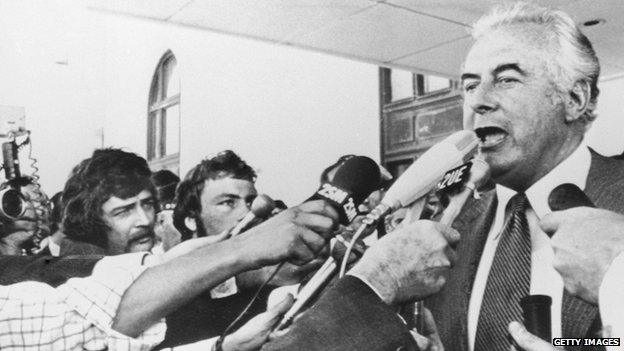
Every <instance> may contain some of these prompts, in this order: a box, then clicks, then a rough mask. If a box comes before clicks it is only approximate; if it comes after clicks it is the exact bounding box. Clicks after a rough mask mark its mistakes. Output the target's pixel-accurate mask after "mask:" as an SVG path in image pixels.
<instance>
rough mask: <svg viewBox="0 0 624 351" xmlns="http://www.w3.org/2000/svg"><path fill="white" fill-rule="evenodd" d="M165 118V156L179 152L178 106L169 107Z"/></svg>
mask: <svg viewBox="0 0 624 351" xmlns="http://www.w3.org/2000/svg"><path fill="white" fill-rule="evenodd" d="M164 116H165V134H164V138H165V154H166V155H171V154H175V153H178V152H180V105H174V106H171V107H169V108H168V109H167V110H165V112H164Z"/></svg>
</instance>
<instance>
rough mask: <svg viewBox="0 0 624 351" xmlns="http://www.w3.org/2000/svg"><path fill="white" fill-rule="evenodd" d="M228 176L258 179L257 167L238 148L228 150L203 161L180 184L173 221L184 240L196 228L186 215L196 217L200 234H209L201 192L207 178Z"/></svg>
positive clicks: (191, 234) (189, 236)
mask: <svg viewBox="0 0 624 351" xmlns="http://www.w3.org/2000/svg"><path fill="white" fill-rule="evenodd" d="M225 177H231V178H234V179H242V180H247V181H250V182H252V183H254V182H255V181H256V177H257V175H256V172H255V171H254V170H253V168H251V167H250V166H249V165H248V164H247V163H246V162H245V161H243V160H242V159H241V158H240V157H239V156H238V155H237V154H236V153H234V151H232V150H225V151H222V152H220V153H218V154H217V156H215V157H213V158H210V159H204V160H203V161H201V162H200V163H199V164H198V165H197V166H195V167H193V168H192V169H191V170H190V171H189V172H188V173H187V174H186V177H184V180H182V181H181V182H180V184H178V188H177V189H176V206H175V209H174V210H173V225H174V226H175V227H176V229H177V230H178V231H179V232H180V234H181V235H182V241H184V240H187V239H190V238H191V237H192V236H193V231H191V230H190V229H189V228H188V227H187V226H186V224H185V223H184V219H185V218H186V217H189V218H193V219H195V222H196V223H197V229H198V230H197V231H198V233H199V236H204V235H206V230H205V229H204V226H203V224H202V222H201V220H200V218H201V211H202V208H201V194H202V192H203V191H204V185H205V184H206V181H207V180H209V179H213V180H215V179H221V178H225Z"/></svg>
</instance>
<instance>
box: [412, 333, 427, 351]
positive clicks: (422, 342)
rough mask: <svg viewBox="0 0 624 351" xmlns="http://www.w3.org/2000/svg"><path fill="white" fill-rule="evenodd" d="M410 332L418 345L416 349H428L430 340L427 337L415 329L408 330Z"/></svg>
mask: <svg viewBox="0 0 624 351" xmlns="http://www.w3.org/2000/svg"><path fill="white" fill-rule="evenodd" d="M410 334H412V337H413V338H414V341H416V345H418V349H419V350H429V349H430V347H431V341H429V339H428V338H427V337H425V336H422V335H420V334H418V332H417V331H415V330H410Z"/></svg>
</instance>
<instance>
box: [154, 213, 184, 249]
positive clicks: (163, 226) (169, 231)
mask: <svg viewBox="0 0 624 351" xmlns="http://www.w3.org/2000/svg"><path fill="white" fill-rule="evenodd" d="M154 233H155V234H156V236H157V237H158V238H160V240H161V241H162V243H163V249H164V250H165V251H169V249H171V248H172V247H174V246H175V245H177V244H179V243H180V241H181V239H182V235H180V232H179V231H178V230H177V229H176V227H175V226H174V225H173V211H172V210H162V211H160V212H158V214H157V215H156V224H155V225H154Z"/></svg>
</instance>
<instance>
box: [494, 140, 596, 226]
mask: <svg viewBox="0 0 624 351" xmlns="http://www.w3.org/2000/svg"><path fill="white" fill-rule="evenodd" d="M590 164H591V154H590V152H589V149H588V148H587V143H586V142H585V140H583V141H581V143H580V144H579V146H578V147H577V148H576V150H574V152H573V153H572V154H571V155H570V156H568V158H566V159H565V160H563V161H562V162H561V163H560V164H558V165H557V166H556V167H555V168H553V169H552V170H551V171H550V172H549V173H548V174H546V175H545V176H544V177H542V178H541V179H540V180H538V181H537V182H536V183H535V184H533V185H531V187H530V188H529V189H527V191H526V196H527V198H528V199H529V203H530V204H531V207H532V208H533V210H534V211H535V214H536V215H537V217H538V218H541V217H543V216H545V215H546V214H548V213H550V212H552V211H551V210H550V207H549V206H548V196H549V195H550V192H551V191H552V190H553V189H554V188H555V187H557V186H558V185H561V184H564V183H572V184H574V185H576V186H578V187H579V188H580V189H585V183H586V182H587V175H588V174H589V166H590ZM515 194H516V192H515V191H514V190H511V189H509V188H507V187H504V186H502V185H500V184H496V195H497V196H498V204H499V206H501V205H502V206H503V207H502V208H503V209H504V208H505V206H506V205H507V202H509V200H510V199H511V198H512V197H513V196H514V195H515Z"/></svg>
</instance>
